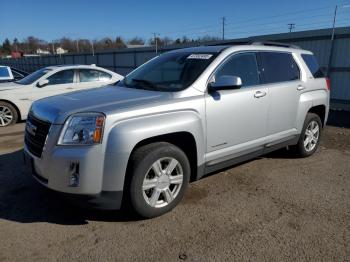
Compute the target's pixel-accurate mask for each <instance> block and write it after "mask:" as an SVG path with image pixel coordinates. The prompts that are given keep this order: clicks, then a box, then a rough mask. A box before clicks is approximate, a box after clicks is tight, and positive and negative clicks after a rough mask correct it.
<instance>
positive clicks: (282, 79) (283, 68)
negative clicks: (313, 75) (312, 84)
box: [258, 51, 303, 142]
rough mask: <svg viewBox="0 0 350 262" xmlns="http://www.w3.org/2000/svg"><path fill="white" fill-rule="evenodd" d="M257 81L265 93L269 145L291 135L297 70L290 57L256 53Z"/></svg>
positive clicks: (296, 99) (300, 86)
mask: <svg viewBox="0 0 350 262" xmlns="http://www.w3.org/2000/svg"><path fill="white" fill-rule="evenodd" d="M258 57H259V67H260V72H261V81H262V84H264V86H266V87H267V88H268V92H269V100H270V107H269V117H268V120H267V135H268V136H269V142H271V141H276V140H279V139H284V138H286V137H289V136H292V135H295V133H296V132H297V130H296V119H297V111H298V105H299V97H300V92H301V91H302V90H303V83H302V82H301V79H300V70H299V67H298V65H297V63H296V62H295V60H294V58H293V55H292V54H291V53H284V52H270V51H268V52H259V56H258Z"/></svg>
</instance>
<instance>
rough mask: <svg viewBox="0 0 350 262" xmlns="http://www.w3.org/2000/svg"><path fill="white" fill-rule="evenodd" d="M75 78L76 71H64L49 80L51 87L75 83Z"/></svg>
mask: <svg viewBox="0 0 350 262" xmlns="http://www.w3.org/2000/svg"><path fill="white" fill-rule="evenodd" d="M73 78H74V70H63V71H59V72H57V73H55V74H53V75H51V76H49V77H48V78H47V79H48V80H49V85H60V84H70V83H73Z"/></svg>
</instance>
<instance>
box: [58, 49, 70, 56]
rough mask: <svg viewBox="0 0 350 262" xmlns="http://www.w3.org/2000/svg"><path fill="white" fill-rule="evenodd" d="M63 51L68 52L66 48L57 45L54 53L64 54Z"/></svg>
mask: <svg viewBox="0 0 350 262" xmlns="http://www.w3.org/2000/svg"><path fill="white" fill-rule="evenodd" d="M65 53H68V50H66V49H63V48H62V47H57V48H56V54H58V55H62V54H65Z"/></svg>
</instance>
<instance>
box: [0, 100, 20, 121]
mask: <svg viewBox="0 0 350 262" xmlns="http://www.w3.org/2000/svg"><path fill="white" fill-rule="evenodd" d="M17 120H18V114H17V110H16V108H14V106H13V105H11V104H9V103H6V102H0V127H5V126H10V125H14V124H15V123H17Z"/></svg>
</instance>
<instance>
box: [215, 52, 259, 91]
mask: <svg viewBox="0 0 350 262" xmlns="http://www.w3.org/2000/svg"><path fill="white" fill-rule="evenodd" d="M224 75H230V76H238V77H240V78H241V80H242V87H247V86H254V85H258V84H259V74H258V64H257V61H256V55H255V53H242V54H237V55H234V56H232V57H231V58H229V59H228V60H227V61H226V62H225V63H224V64H222V65H221V66H220V67H219V69H218V70H217V72H216V74H215V78H216V79H217V78H218V77H220V76H224Z"/></svg>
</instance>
